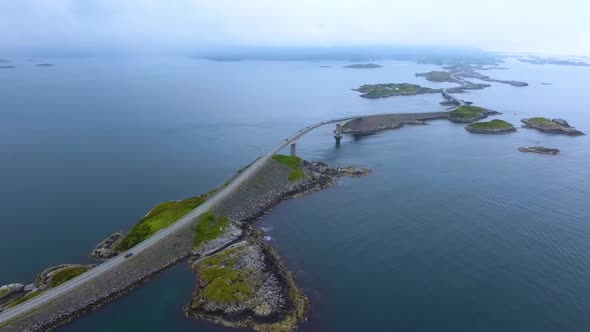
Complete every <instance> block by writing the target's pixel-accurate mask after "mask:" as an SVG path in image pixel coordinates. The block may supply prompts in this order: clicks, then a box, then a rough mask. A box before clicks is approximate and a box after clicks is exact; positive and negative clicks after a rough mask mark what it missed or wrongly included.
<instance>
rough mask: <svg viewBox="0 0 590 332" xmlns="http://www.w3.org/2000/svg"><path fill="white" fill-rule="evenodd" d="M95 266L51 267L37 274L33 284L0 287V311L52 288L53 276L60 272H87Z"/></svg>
mask: <svg viewBox="0 0 590 332" xmlns="http://www.w3.org/2000/svg"><path fill="white" fill-rule="evenodd" d="M94 266H95V265H94V264H91V265H79V264H60V265H56V266H52V267H50V268H47V269H45V270H43V272H41V273H39V275H38V276H37V279H36V280H35V282H32V283H28V284H24V283H12V284H8V285H4V286H1V287H0V311H3V310H6V309H8V308H10V307H11V306H12V305H14V303H15V302H17V301H19V300H20V299H21V298H23V297H25V296H27V295H29V294H32V293H39V292H42V291H45V290H47V289H49V288H51V287H52V281H53V278H54V277H55V275H56V274H57V273H59V272H61V271H64V270H68V269H73V268H83V269H84V270H89V269H91V268H93V267H94Z"/></svg>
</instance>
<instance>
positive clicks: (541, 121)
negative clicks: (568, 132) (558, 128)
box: [528, 117, 553, 126]
mask: <svg viewBox="0 0 590 332" xmlns="http://www.w3.org/2000/svg"><path fill="white" fill-rule="evenodd" d="M528 122H529V123H530V124H533V125H537V126H552V125H553V121H551V120H550V119H547V118H542V117H536V118H529V119H528Z"/></svg>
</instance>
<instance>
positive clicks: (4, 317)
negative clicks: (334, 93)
mask: <svg viewBox="0 0 590 332" xmlns="http://www.w3.org/2000/svg"><path fill="white" fill-rule="evenodd" d="M364 116H367V115H364ZM359 117H361V116H349V117H344V118H338V119H331V120H327V121H322V122H318V123H315V124H313V125H311V126H308V127H305V128H304V129H302V130H300V131H298V132H296V133H295V134H293V135H291V136H290V137H289V138H287V139H285V140H284V141H282V142H281V143H280V144H279V145H277V146H276V147H275V148H274V149H273V150H272V151H270V152H269V153H267V154H266V155H264V156H263V157H261V158H258V160H256V161H255V162H254V163H253V164H252V165H250V167H248V168H247V169H246V170H245V171H244V172H242V173H241V174H239V175H238V176H237V177H236V178H235V179H234V180H233V181H231V182H230V184H229V185H227V186H226V187H224V188H223V189H221V190H220V191H219V192H217V193H216V194H215V195H213V196H212V197H211V198H209V199H208V200H207V201H206V202H205V203H203V204H201V205H200V206H199V207H197V208H196V209H194V210H192V211H191V212H189V213H188V214H187V215H185V216H184V217H182V218H181V219H180V220H178V221H177V222H175V223H174V224H172V225H170V226H168V227H167V228H164V229H162V230H161V231H159V232H158V233H156V234H154V235H153V236H152V237H150V238H149V239H147V240H145V241H143V242H141V243H140V244H138V245H136V246H135V247H133V248H131V249H129V250H128V251H127V252H125V253H121V254H120V255H118V256H116V257H114V258H111V259H110V260H108V261H106V262H104V263H102V264H100V265H98V266H96V267H95V268H93V269H91V270H89V271H88V272H86V273H84V274H82V275H80V276H78V277H76V278H74V279H72V280H70V281H68V282H66V283H63V284H61V285H60V286H58V287H55V288H51V289H49V290H47V291H45V292H44V293H43V294H41V295H39V296H37V297H34V298H32V299H30V300H28V301H26V302H24V303H22V304H20V305H17V306H15V307H13V308H10V309H7V310H6V311H4V312H2V313H0V325H2V324H4V323H7V322H9V321H11V320H13V319H15V318H18V317H19V316H22V315H24V314H26V313H27V312H29V311H31V310H33V309H35V308H37V307H39V306H42V305H44V304H46V303H49V302H51V301H53V300H54V299H57V298H59V297H60V296H61V295H63V294H65V293H67V292H68V291H70V290H72V289H74V288H76V287H78V286H80V285H82V284H84V283H86V282H89V281H91V280H93V279H96V278H99V277H100V276H101V275H103V274H105V273H107V272H109V271H112V270H113V269H116V268H117V267H118V266H119V265H122V264H125V262H126V261H130V260H132V259H133V256H131V257H129V258H125V254H126V253H134V254H137V253H140V252H142V251H143V250H145V249H147V248H149V247H151V246H153V245H155V244H156V243H158V242H159V241H160V240H162V239H164V238H166V237H167V236H169V235H170V234H172V233H174V232H175V231H177V230H178V229H180V228H181V227H183V226H185V225H186V224H187V223H191V222H194V221H195V219H196V218H198V217H199V216H200V215H201V214H203V213H205V212H207V211H209V210H211V208H212V207H213V206H215V205H216V204H218V203H220V202H221V201H222V200H223V199H224V198H225V197H227V196H228V195H230V194H231V193H232V192H233V191H234V190H236V189H237V188H238V187H239V186H240V185H242V184H243V183H245V182H246V181H247V180H248V179H250V178H251V177H252V176H253V175H254V174H255V173H256V172H258V171H259V170H260V169H261V168H262V166H263V165H264V164H265V163H266V162H267V161H268V160H269V159H270V158H272V156H274V155H275V154H277V153H278V152H279V151H281V150H282V149H283V148H285V147H287V146H289V145H290V144H291V143H294V142H296V141H297V140H298V139H299V138H300V137H301V136H303V135H305V134H307V133H308V132H310V131H312V130H313V129H315V128H317V127H321V126H323V125H326V124H329V123H335V122H341V121H345V120H351V119H355V118H359Z"/></svg>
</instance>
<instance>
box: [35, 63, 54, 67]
mask: <svg viewBox="0 0 590 332" xmlns="http://www.w3.org/2000/svg"><path fill="white" fill-rule="evenodd" d="M36 66H37V67H53V66H54V65H53V64H51V63H40V64H37V65H36Z"/></svg>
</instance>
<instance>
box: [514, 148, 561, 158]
mask: <svg viewBox="0 0 590 332" xmlns="http://www.w3.org/2000/svg"><path fill="white" fill-rule="evenodd" d="M518 151H520V152H533V153H540V154H549V155H554V156H555V155H558V154H559V149H550V148H544V147H542V146H521V147H520V148H518Z"/></svg>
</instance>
